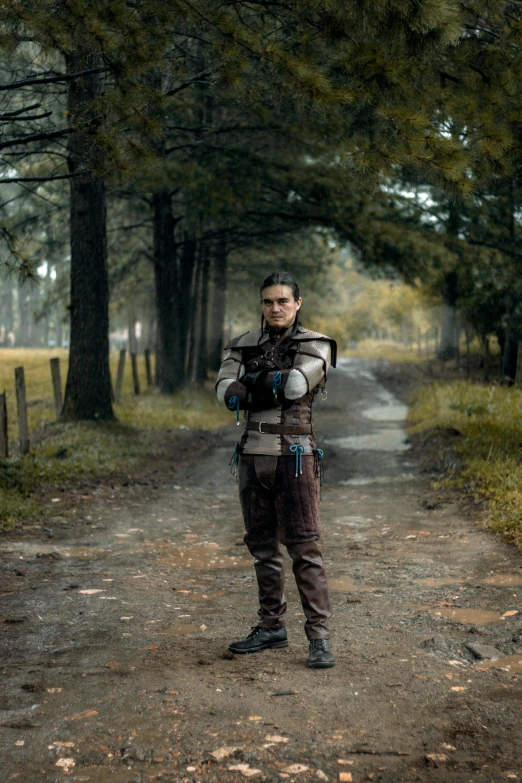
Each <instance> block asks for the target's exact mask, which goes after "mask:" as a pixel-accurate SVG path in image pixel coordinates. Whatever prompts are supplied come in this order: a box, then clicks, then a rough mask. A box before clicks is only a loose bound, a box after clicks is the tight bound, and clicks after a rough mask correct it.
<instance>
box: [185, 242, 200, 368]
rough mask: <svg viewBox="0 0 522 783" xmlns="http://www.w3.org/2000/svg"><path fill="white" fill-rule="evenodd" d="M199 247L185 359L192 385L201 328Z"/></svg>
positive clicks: (193, 281) (194, 272)
mask: <svg viewBox="0 0 522 783" xmlns="http://www.w3.org/2000/svg"><path fill="white" fill-rule="evenodd" d="M201 262H202V255H201V245H200V244H199V243H198V245H197V251H196V259H195V264H194V270H193V275H192V293H191V297H190V299H191V309H190V334H189V341H188V343H189V348H188V357H187V375H188V377H189V380H190V381H191V382H192V383H194V382H195V380H196V368H197V364H198V350H199V332H200V327H201V267H202V263H201Z"/></svg>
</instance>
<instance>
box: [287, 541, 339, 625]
mask: <svg viewBox="0 0 522 783" xmlns="http://www.w3.org/2000/svg"><path fill="white" fill-rule="evenodd" d="M286 548H287V549H288V554H289V555H290V557H291V558H292V563H293V570H294V576H295V581H296V584H297V589H298V590H299V595H300V596H301V603H302V605H303V612H304V614H305V617H306V623H305V634H306V637H307V639H308V640H309V641H310V640H312V639H328V638H329V636H330V633H329V631H328V618H329V617H330V614H331V612H330V593H329V592H328V583H327V581H326V573H325V570H324V565H323V558H322V555H321V552H320V551H319V547H318V546H317V542H316V541H305V542H301V543H298V544H287V547H286Z"/></svg>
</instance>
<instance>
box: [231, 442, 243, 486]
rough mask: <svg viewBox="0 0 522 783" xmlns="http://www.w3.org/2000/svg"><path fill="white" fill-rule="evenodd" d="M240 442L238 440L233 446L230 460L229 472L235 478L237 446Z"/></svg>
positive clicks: (237, 459)
mask: <svg viewBox="0 0 522 783" xmlns="http://www.w3.org/2000/svg"><path fill="white" fill-rule="evenodd" d="M240 445H241V444H240V442H239V441H238V442H237V443H236V445H235V447H234V453H233V454H232V459H231V460H230V472H231V473H232V475H233V476H235V477H236V480H237V471H238V465H239V447H240Z"/></svg>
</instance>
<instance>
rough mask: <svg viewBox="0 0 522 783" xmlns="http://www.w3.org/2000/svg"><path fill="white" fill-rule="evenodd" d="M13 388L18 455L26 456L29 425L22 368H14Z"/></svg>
mask: <svg viewBox="0 0 522 783" xmlns="http://www.w3.org/2000/svg"><path fill="white" fill-rule="evenodd" d="M15 387H16V407H17V410H18V442H19V444H20V454H27V452H28V451H29V423H28V421H27V396H26V393H25V375H24V368H23V367H16V368H15Z"/></svg>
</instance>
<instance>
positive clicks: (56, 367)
mask: <svg viewBox="0 0 522 783" xmlns="http://www.w3.org/2000/svg"><path fill="white" fill-rule="evenodd" d="M51 378H52V381H53V395H54V410H55V411H56V421H59V419H60V416H61V415H62V407H63V398H62V377H61V373H60V359H59V358H58V357H57V358H55V359H51Z"/></svg>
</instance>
